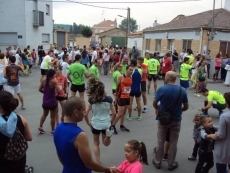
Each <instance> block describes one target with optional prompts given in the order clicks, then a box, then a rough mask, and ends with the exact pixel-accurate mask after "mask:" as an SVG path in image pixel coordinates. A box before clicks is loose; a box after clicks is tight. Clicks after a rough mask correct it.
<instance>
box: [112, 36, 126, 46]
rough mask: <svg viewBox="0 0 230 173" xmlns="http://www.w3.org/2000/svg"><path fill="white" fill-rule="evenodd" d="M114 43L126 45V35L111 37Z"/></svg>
mask: <svg viewBox="0 0 230 173" xmlns="http://www.w3.org/2000/svg"><path fill="white" fill-rule="evenodd" d="M111 41H112V45H116V44H118V46H119V47H124V46H125V37H111Z"/></svg>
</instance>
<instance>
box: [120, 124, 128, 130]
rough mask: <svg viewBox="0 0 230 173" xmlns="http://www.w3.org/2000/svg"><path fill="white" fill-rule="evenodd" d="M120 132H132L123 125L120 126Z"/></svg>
mask: <svg viewBox="0 0 230 173" xmlns="http://www.w3.org/2000/svg"><path fill="white" fill-rule="evenodd" d="M120 130H121V131H122V132H130V130H129V129H127V128H126V127H125V126H123V125H121V126H120Z"/></svg>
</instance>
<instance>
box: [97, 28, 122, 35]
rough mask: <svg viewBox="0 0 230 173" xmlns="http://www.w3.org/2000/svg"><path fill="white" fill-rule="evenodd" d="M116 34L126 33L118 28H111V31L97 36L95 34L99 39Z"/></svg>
mask: <svg viewBox="0 0 230 173" xmlns="http://www.w3.org/2000/svg"><path fill="white" fill-rule="evenodd" d="M116 32H123V33H124V34H125V35H126V31H124V30H122V29H120V28H112V29H109V30H107V31H105V32H101V33H99V34H97V35H98V36H99V37H104V36H106V35H108V34H113V33H116Z"/></svg>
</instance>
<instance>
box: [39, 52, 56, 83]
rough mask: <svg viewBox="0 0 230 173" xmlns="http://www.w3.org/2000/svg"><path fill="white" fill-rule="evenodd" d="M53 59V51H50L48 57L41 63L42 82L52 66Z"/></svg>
mask: <svg viewBox="0 0 230 173" xmlns="http://www.w3.org/2000/svg"><path fill="white" fill-rule="evenodd" d="M52 57H53V51H52V50H50V51H49V52H48V55H46V56H45V57H44V58H43V60H42V63H41V66H40V68H41V79H40V81H42V80H43V78H44V77H45V76H46V74H47V71H48V69H49V68H50V66H51V65H52Z"/></svg>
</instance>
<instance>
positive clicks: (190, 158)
mask: <svg viewBox="0 0 230 173" xmlns="http://www.w3.org/2000/svg"><path fill="white" fill-rule="evenodd" d="M188 160H196V158H195V157H193V156H189V157H188Z"/></svg>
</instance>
